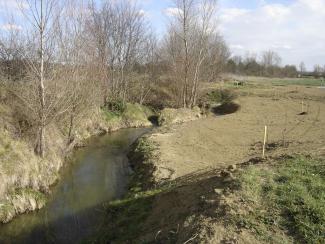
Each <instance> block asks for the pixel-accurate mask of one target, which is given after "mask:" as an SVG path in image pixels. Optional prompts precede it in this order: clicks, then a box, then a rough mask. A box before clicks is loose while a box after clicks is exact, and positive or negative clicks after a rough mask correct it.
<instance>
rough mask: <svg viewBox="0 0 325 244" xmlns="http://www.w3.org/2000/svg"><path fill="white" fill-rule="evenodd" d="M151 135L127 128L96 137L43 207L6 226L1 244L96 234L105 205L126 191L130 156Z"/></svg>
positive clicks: (78, 153)
mask: <svg viewBox="0 0 325 244" xmlns="http://www.w3.org/2000/svg"><path fill="white" fill-rule="evenodd" d="M147 131H148V129H125V130H121V131H118V132H114V133H112V134H108V135H105V136H101V137H95V138H92V139H91V140H90V141H89V146H87V147H85V148H82V149H78V150H77V151H76V152H75V154H74V160H73V162H71V165H69V166H67V167H65V168H64V169H63V170H62V178H61V180H60V181H59V183H58V185H56V186H55V187H54V188H53V193H52V195H51V197H50V199H49V202H48V204H47V205H46V206H45V207H44V208H43V209H41V210H39V211H36V212H32V213H29V214H25V215H21V216H19V217H17V218H15V219H14V220H13V221H12V222H10V223H8V224H5V225H0V243H76V242H80V241H81V240H83V239H85V238H86V237H88V236H89V235H91V234H92V233H94V231H95V230H96V228H97V227H98V224H99V223H100V219H101V218H100V217H101V216H102V215H103V209H102V204H103V202H107V201H110V200H113V199H116V198H120V197H122V195H123V194H124V193H125V191H126V186H127V179H128V175H129V173H130V168H129V164H128V159H127V156H126V154H127V152H128V151H129V148H130V145H131V144H132V143H133V142H134V141H135V140H136V139H137V138H138V137H139V136H141V135H143V134H144V133H146V132H147Z"/></svg>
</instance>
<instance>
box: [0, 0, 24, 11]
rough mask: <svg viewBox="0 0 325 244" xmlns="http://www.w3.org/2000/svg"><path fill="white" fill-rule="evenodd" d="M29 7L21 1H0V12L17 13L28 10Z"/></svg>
mask: <svg viewBox="0 0 325 244" xmlns="http://www.w3.org/2000/svg"><path fill="white" fill-rule="evenodd" d="M28 8H29V6H28V4H27V3H26V2H24V1H21V0H0V12H1V11H17V10H20V9H28Z"/></svg>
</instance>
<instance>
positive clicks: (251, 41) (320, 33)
mask: <svg viewBox="0 0 325 244" xmlns="http://www.w3.org/2000/svg"><path fill="white" fill-rule="evenodd" d="M15 1H16V0H0V30H5V29H6V28H8V27H10V26H9V25H8V18H6V17H5V15H4V12H5V11H4V9H5V6H6V8H7V9H8V8H11V9H15V8H16V6H15ZM96 1H100V0H96ZM111 1H113V0H111ZM114 1H118V0H114ZM132 1H137V2H138V4H139V5H140V8H141V11H142V12H143V13H144V14H145V16H146V18H147V19H148V21H149V22H150V23H151V24H152V26H153V29H154V30H155V31H156V33H157V35H158V36H163V34H164V33H165V31H166V28H165V27H166V24H167V23H168V16H169V15H170V13H172V11H173V8H174V5H173V1H172V0H132ZM216 21H217V23H218V28H219V31H220V33H221V35H223V36H224V38H225V40H226V42H227V43H228V46H229V47H230V50H231V53H232V55H243V56H245V55H246V54H247V53H251V54H257V56H258V55H260V53H261V52H262V51H265V50H273V51H276V52H278V53H279V54H280V56H281V57H282V64H283V65H284V64H295V65H298V64H299V63H300V62H301V61H304V62H305V64H306V65H307V68H308V69H310V70H312V69H313V66H314V65H315V64H320V65H322V66H323V65H325V0H219V2H218V17H217V19H216ZM17 28H20V27H19V26H17Z"/></svg>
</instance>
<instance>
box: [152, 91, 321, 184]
mask: <svg viewBox="0 0 325 244" xmlns="http://www.w3.org/2000/svg"><path fill="white" fill-rule="evenodd" d="M237 91H238V93H239V94H240V96H239V99H238V100H237V101H236V103H237V104H239V105H240V109H239V110H238V111H237V112H235V113H232V114H228V115H223V116H214V115H211V116H209V117H208V118H206V119H201V120H196V121H191V122H188V123H185V124H181V125H173V126H171V127H169V128H168V129H166V128H164V129H160V130H158V131H157V132H156V133H154V134H152V135H151V136H150V140H152V141H154V142H155V143H156V144H158V149H157V150H158V152H157V154H159V155H160V157H159V160H156V161H155V163H156V166H157V171H156V178H157V180H158V181H159V180H160V179H166V178H170V179H175V178H177V177H180V176H184V175H186V174H190V173H192V172H195V171H197V170H200V169H206V168H211V167H212V168H215V167H223V166H227V165H230V164H235V163H240V162H242V161H246V160H248V159H249V158H252V157H256V156H261V153H262V143H261V142H262V141H263V135H264V126H265V125H267V126H268V131H269V134H268V147H267V152H266V153H267V155H279V154H286V153H291V154H292V153H308V154H318V155H319V154H325V90H324V89H317V88H307V87H298V86H288V87H271V89H270V87H266V88H265V87H262V88H261V87H257V88H249V89H247V88H243V89H240V90H237ZM302 99H303V100H304V111H302V105H301V103H302ZM301 112H305V113H303V114H300V113H301ZM166 175H167V176H166Z"/></svg>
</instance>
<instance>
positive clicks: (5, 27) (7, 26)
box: [0, 24, 23, 31]
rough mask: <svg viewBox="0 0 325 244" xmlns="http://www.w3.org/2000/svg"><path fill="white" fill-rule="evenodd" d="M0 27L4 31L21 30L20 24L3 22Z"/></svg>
mask: <svg viewBox="0 0 325 244" xmlns="http://www.w3.org/2000/svg"><path fill="white" fill-rule="evenodd" d="M0 29H1V30H4V31H21V30H22V29H23V28H22V27H21V26H20V25H15V24H3V25H1V26H0Z"/></svg>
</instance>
